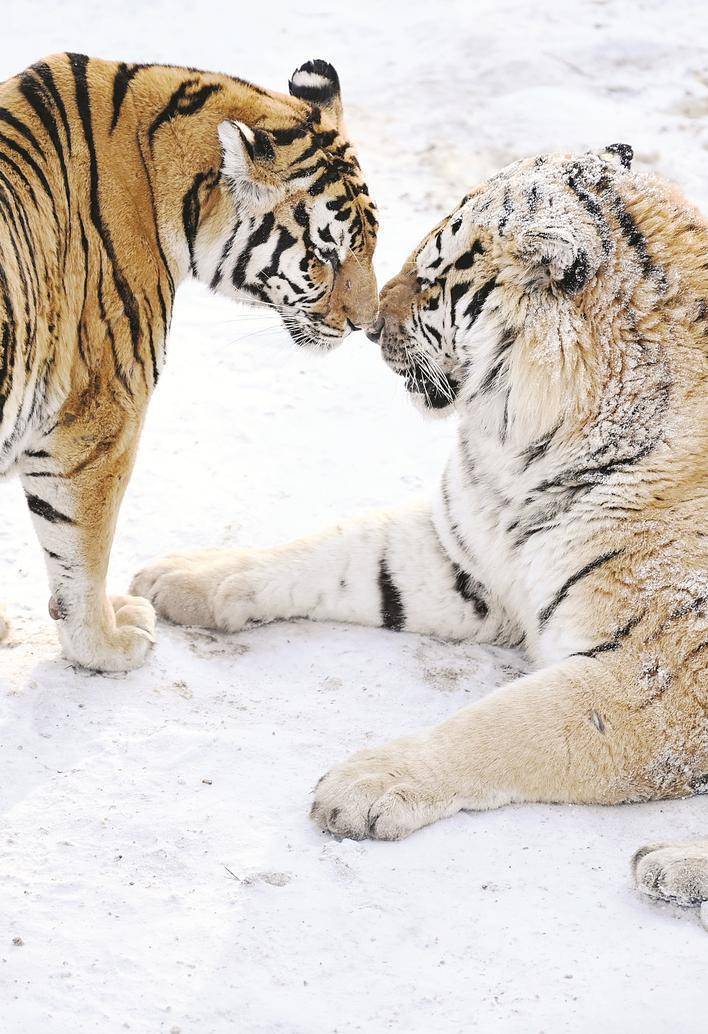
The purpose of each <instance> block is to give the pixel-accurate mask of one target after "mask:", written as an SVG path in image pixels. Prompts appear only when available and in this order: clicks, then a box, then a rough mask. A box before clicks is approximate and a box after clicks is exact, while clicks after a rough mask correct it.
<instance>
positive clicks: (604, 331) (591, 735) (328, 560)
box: [135, 145, 708, 903]
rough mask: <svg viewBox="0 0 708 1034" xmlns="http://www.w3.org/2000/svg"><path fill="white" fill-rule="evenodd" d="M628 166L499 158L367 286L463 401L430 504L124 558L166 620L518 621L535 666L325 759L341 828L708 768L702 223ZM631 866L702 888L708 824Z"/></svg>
mask: <svg viewBox="0 0 708 1034" xmlns="http://www.w3.org/2000/svg"><path fill="white" fill-rule="evenodd" d="M630 165H631V149H630V148H629V147H627V146H625V145H614V146H612V147H610V148H608V149H607V150H606V151H605V152H603V153H602V154H600V155H596V154H583V155H570V156H569V155H551V156H542V157H539V158H536V159H529V160H524V161H520V162H517V163H515V164H514V165H511V166H510V167H508V168H506V169H504V170H503V171H502V172H500V173H499V174H497V175H496V176H494V177H492V178H491V179H490V180H489V181H488V182H486V183H484V184H483V185H482V186H480V187H477V188H476V189H475V190H473V191H472V192H471V193H470V194H469V195H468V196H467V197H465V198H464V200H463V202H462V203H461V205H460V206H459V208H458V209H457V210H456V211H454V212H453V213H452V214H451V215H450V216H449V217H448V218H446V219H445V220H443V222H442V223H441V224H440V225H439V226H437V227H436V228H435V229H434V230H433V231H432V232H431V233H430V234H429V236H428V237H427V238H426V239H425V240H424V241H423V242H422V244H421V245H420V246H419V247H418V248H416V250H415V251H414V253H413V254H412V255H411V256H410V258H409V259H408V260H407V261H406V263H405V265H404V266H403V269H402V270H401V272H400V273H399V274H398V275H397V276H396V277H394V279H393V280H391V281H390V282H389V283H388V284H387V285H386V286H385V287H384V289H383V291H382V293H381V308H380V315H379V318H378V321H377V323H376V325H375V326H374V327H372V328H371V331H370V336H372V337H374V339H376V340H378V341H379V343H380V346H381V349H382V353H383V357H384V359H385V360H386V361H387V362H388V363H389V364H390V365H391V366H392V367H393V368H394V369H395V370H396V371H397V372H398V373H400V374H401V375H402V376H403V377H404V378H405V381H406V385H407V387H408V389H409V391H410V392H411V393H412V394H413V395H414V396H415V397H416V398H417V399H418V401H419V402H420V403H421V404H423V405H424V406H427V407H429V408H431V409H437V410H445V409H447V408H449V409H450V410H452V409H454V410H455V411H456V413H457V416H458V420H459V428H458V434H457V441H456V444H455V447H454V449H453V451H452V454H451V456H450V458H449V461H448V463H447V466H446V468H445V471H444V473H443V475H442V478H441V482H440V488H439V491H438V492H437V495H436V498H435V499H434V500H433V501H432V503H431V502H423V503H414V504H411V505H409V506H406V507H403V508H402V509H397V510H389V511H385V512H381V513H373V514H371V515H369V516H363V517H359V518H358V519H355V520H353V521H351V522H349V523H344V524H341V525H339V526H337V527H335V528H332V529H330V530H329V531H326V532H324V533H322V534H319V535H314V536H313V537H311V538H308V539H305V540H301V541H299V542H294V543H292V544H290V545H286V546H281V547H278V548H275V549H272V550H265V551H258V552H249V551H243V550H241V551H229V550H219V551H213V552H200V553H191V554H190V553H187V554H183V555H178V556H172V557H168V558H166V559H164V560H161V561H158V562H156V563H154V564H153V565H151V566H150V567H148V568H146V569H145V570H144V571H142V572H141V573H140V574H139V575H138V577H137V578H136V582H135V589H136V591H138V592H140V593H143V594H145V595H146V596H148V597H149V598H150V599H151V600H153V601H154V603H155V605H156V607H157V609H158V611H159V612H160V613H161V614H164V615H166V616H168V617H170V618H172V619H173V620H175V621H178V622H184V623H190V624H203V625H209V626H214V627H218V628H222V629H231V630H236V629H239V628H242V627H243V626H244V625H245V624H247V623H248V622H263V621H273V620H276V619H287V618H294V617H308V618H312V619H319V620H339V621H351V622H358V623H362V624H373V625H377V624H380V625H384V626H386V627H389V628H396V629H400V628H403V629H407V630H409V631H412V632H420V633H430V634H435V635H437V636H444V637H449V638H450V639H467V640H472V641H477V642H484V643H501V644H513V643H518V644H522V643H523V645H524V647H525V649H526V651H527V653H528V655H529V657H530V658H531V661H532V662H533V665H534V670H533V672H532V674H530V675H527V676H525V677H522V678H518V679H516V680H514V681H513V682H511V683H509V684H508V685H506V686H504V687H502V688H501V689H499V690H497V691H496V692H494V693H491V694H490V695H489V696H487V697H486V698H484V699H483V700H482V701H480V702H479V703H476V704H474V705H472V706H471V707H468V708H466V709H465V710H463V711H461V712H459V713H458V714H455V715H453V716H452V717H451V718H450V719H449V720H447V721H445V722H443V723H442V724H441V725H438V726H437V727H435V728H431V729H426V730H423V731H422V732H420V733H419V734H417V735H412V736H405V737H403V738H401V739H399V740H396V741H394V742H392V743H387V744H385V745H383V746H381V747H375V748H370V747H369V748H366V749H365V750H362V751H360V752H359V753H357V754H354V755H353V756H352V757H351V758H350V759H349V760H347V761H345V762H344V763H341V764H338V765H336V766H335V767H334V768H333V769H332V770H331V771H330V772H328V773H327V775H325V776H324V777H323V779H322V780H321V781H320V783H319V785H318V787H317V789H316V792H315V799H314V804H313V807H312V815H313V818H314V820H315V822H316V823H317V824H318V825H319V826H320V827H321V828H322V829H324V830H328V831H330V832H331V833H333V834H335V835H338V836H341V837H353V838H362V837H376V838H381V839H391V840H394V839H398V838H400V837H404V836H407V835H408V834H409V833H411V832H412V831H413V830H415V829H418V828H419V827H420V826H423V825H426V824H427V823H430V822H434V821H435V820H437V819H440V818H443V817H445V816H448V815H452V814H454V813H455V812H457V811H459V810H460V809H484V808H496V807H499V806H500V805H504V804H508V803H511V802H522V801H555V802H572V803H602V804H619V803H620V802H625V801H645V800H651V799H656V798H671V797H683V796H685V795H688V794H693V793H696V792H701V791H702V790H705V789H706V788H707V787H708V620H707V618H706V607H707V606H708V546H707V543H708V539H707V538H706V534H707V530H706V529H707V528H708V391H707V383H706V379H707V376H708V277H707V275H706V262H707V261H708V226H707V224H706V221H705V220H704V219H703V217H702V216H701V215H700V214H699V213H698V212H697V211H696V210H695V209H694V208H693V207H691V206H690V205H689V204H688V203H687V202H686V201H685V200H684V199H683V198H682V197H681V196H680V195H679V193H678V192H677V191H676V190H675V189H674V188H673V187H671V186H669V185H668V184H666V183H664V182H663V181H662V180H660V179H659V178H657V177H655V176H653V175H648V174H644V173H637V172H633V171H631V168H630ZM635 871H636V875H637V879H638V881H639V884H640V886H641V887H642V889H643V890H644V891H646V893H648V894H650V895H653V896H658V897H667V898H674V899H676V900H678V901H681V902H684V903H689V902H692V901H698V900H702V899H705V898H706V897H708V841H706V842H705V843H704V844H702V845H701V844H698V845H696V844H693V845H689V846H685V845H684V846H681V845H679V846H673V847H671V846H669V847H661V846H659V847H658V848H656V849H654V848H652V849H643V850H642V851H640V852H638V854H637V856H636V861H635Z"/></svg>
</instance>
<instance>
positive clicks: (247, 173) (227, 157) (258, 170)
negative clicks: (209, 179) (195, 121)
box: [219, 121, 284, 208]
mask: <svg viewBox="0 0 708 1034" xmlns="http://www.w3.org/2000/svg"><path fill="white" fill-rule="evenodd" d="M219 140H220V142H221V151H222V155H223V158H222V163H221V174H222V176H223V177H224V179H225V180H226V182H227V183H228V184H229V186H230V187H231V189H232V191H233V193H234V194H235V195H236V196H237V198H238V200H239V202H240V203H241V204H245V205H247V206H248V207H250V208H261V207H264V206H265V207H268V206H270V205H273V204H275V203H276V201H277V200H278V198H279V196H280V195H281V194H282V193H283V191H284V186H283V182H282V179H281V178H280V176H279V175H278V173H277V171H276V169H275V157H276V147H275V142H274V140H273V137H272V136H271V134H270V133H268V132H267V131H266V130H265V129H254V128H252V127H251V126H247V125H246V124H245V123H244V122H231V121H227V122H222V123H221V124H220V126H219Z"/></svg>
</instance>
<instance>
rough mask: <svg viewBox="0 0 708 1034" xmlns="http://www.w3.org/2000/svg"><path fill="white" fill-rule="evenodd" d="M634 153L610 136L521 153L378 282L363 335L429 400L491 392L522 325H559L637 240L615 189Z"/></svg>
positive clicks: (443, 404)
mask: <svg viewBox="0 0 708 1034" xmlns="http://www.w3.org/2000/svg"><path fill="white" fill-rule="evenodd" d="M631 158H632V150H631V148H630V147H629V146H628V145H625V144H615V145H611V146H610V147H608V148H606V150H605V151H603V152H601V153H600V154H594V153H589V154H583V155H574V156H568V155H544V156H541V157H538V158H533V159H525V160H522V161H518V162H515V163H513V164H512V165H510V166H508V167H507V168H505V169H503V170H502V171H501V172H499V173H497V174H496V175H495V176H493V177H492V178H491V179H489V180H488V181H487V182H486V183H484V184H482V185H481V186H479V187H477V188H476V189H475V190H473V191H472V192H471V193H470V194H468V195H467V196H466V197H465V198H463V200H462V202H461V204H460V206H459V207H458V208H457V209H456V210H455V211H453V212H452V213H451V214H450V215H449V216H447V217H446V218H445V219H443V220H442V222H441V223H439V224H438V225H437V226H436V227H435V228H434V229H433V230H432V231H431V232H430V233H429V234H428V236H427V237H425V239H424V240H423V241H422V242H421V243H420V244H419V245H418V247H417V248H416V249H415V250H414V252H413V253H412V254H411V255H410V257H409V258H408V259H407V261H406V263H405V265H404V266H403V268H402V270H401V271H400V273H398V275H397V276H395V277H394V278H393V279H392V280H390V281H389V282H388V283H387V284H386V285H385V286H384V288H383V289H382V291H381V297H380V308H379V315H378V318H377V321H376V323H375V324H374V325H373V326H372V327H371V328H369V329H368V334H369V337H370V338H372V340H374V341H377V342H378V343H379V344H380V346H381V349H382V352H383V356H384V359H385V360H386V361H387V362H388V364H389V365H390V366H391V367H392V368H393V369H394V370H395V371H396V372H397V373H398V374H400V375H401V376H403V377H404V378H405V383H406V387H407V389H408V391H409V392H410V393H411V394H412V395H413V397H414V400H415V401H416V402H419V403H420V404H421V405H422V407H423V408H425V409H427V410H438V411H441V412H444V411H446V410H447V409H449V408H450V407H452V406H453V405H454V403H455V401H456V399H457V398H458V397H462V398H463V399H467V400H469V399H470V398H471V397H475V396H477V397H479V396H481V395H484V394H485V392H490V391H491V390H492V389H493V388H494V387H495V386H496V385H498V384H499V382H500V380H501V379H503V378H502V377H500V375H503V373H504V370H505V364H506V363H508V362H509V360H510V355H511V352H512V348H511V346H512V345H513V342H514V339H515V337H516V335H517V334H518V333H519V328H520V327H522V326H523V325H524V324H526V325H535V326H537V327H538V326H539V325H541V323H542V322H543V320H544V319H547V320H550V321H552V322H554V325H555V326H557V325H558V322H559V317H558V313H559V305H561V306H562V305H566V306H571V307H573V306H575V307H576V309H577V306H578V305H579V304H581V300H582V296H583V292H584V290H585V288H586V287H588V285H590V284H591V283H592V282H593V281H595V280H597V279H598V278H599V277H601V276H602V275H603V273H604V272H605V271H606V270H607V269H609V268H610V267H611V266H612V264H613V259H614V256H615V252H616V248H617V241H618V240H619V239H621V238H622V237H623V236H624V239H625V244H626V245H629V244H630V243H631V236H632V229H631V225H630V224H631V219H629V221H627V213H626V212H624V211H623V208H622V203H621V196H620V193H619V191H618V184H619V183H620V182H621V179H622V177H623V176H628V175H630V174H628V173H627V169H628V168H629V166H630V163H631ZM639 236H641V235H639ZM644 257H646V256H644ZM639 258H640V259H641V256H639ZM640 264H641V263H640ZM549 325H550V324H549Z"/></svg>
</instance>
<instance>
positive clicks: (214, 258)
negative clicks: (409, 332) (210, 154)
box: [198, 61, 378, 349]
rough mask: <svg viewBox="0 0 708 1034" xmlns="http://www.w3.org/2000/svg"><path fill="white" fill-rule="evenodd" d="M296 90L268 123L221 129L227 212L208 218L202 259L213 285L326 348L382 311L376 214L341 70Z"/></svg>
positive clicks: (310, 67) (315, 67)
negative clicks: (349, 127)
mask: <svg viewBox="0 0 708 1034" xmlns="http://www.w3.org/2000/svg"><path fill="white" fill-rule="evenodd" d="M290 94H291V95H292V97H293V98H295V99H296V100H295V101H293V100H288V101H287V107H286V108H285V109H283V105H280V106H279V108H278V109H277V111H276V113H275V114H274V115H272V116H271V117H270V121H269V117H268V116H267V115H266V116H265V117H264V118H259V119H258V120H257V121H258V124H257V125H255V126H254V125H250V126H249V125H246V124H245V123H243V122H238V121H232V120H227V121H223V122H222V123H221V124H220V125H219V127H218V132H219V139H220V142H221V149H222V166H221V170H220V184H221V187H222V189H221V193H222V195H223V196H224V197H225V199H226V201H227V208H226V210H224V207H223V205H222V206H220V208H219V211H218V212H217V213H216V216H215V219H214V220H212V221H211V223H210V221H209V220H204V225H203V234H202V235H201V250H202V260H201V261H200V262H199V266H200V267H206V269H208V275H207V277H206V279H207V281H208V282H209V283H210V285H211V287H212V288H214V289H216V290H219V291H221V292H222V293H225V294H227V295H229V296H230V297H233V298H236V299H237V300H239V301H244V302H247V303H251V304H252V303H254V302H255V303H256V304H262V305H266V306H269V307H272V308H273V309H275V310H276V311H277V312H278V313H279V314H280V316H281V317H282V319H283V322H284V323H285V326H286V327H287V329H288V331H289V332H290V335H291V337H292V338H293V339H294V341H295V342H296V343H297V344H299V345H304V346H310V347H315V348H320V349H329V348H332V347H334V346H335V345H336V344H338V343H339V342H340V341H341V340H342V339H343V338H344V337H345V336H346V335H347V334H348V333H349V332H350V331H351V330H354V329H356V328H358V327H364V326H367V325H369V324H370V323H371V322H372V321H373V320H374V318H375V316H376V312H377V309H378V293H377V287H376V279H375V275H374V272H373V267H372V258H373V251H374V247H375V243H376V231H377V227H378V224H377V220H376V214H375V212H376V210H375V206H374V204H373V202H372V201H371V199H370V197H369V192H368V189H367V187H366V184H365V182H364V180H363V177H362V174H361V170H360V168H359V164H358V162H357V159H356V157H355V155H354V152H353V150H352V147H351V145H350V144H349V142H348V141H347V139H346V138H345V136H344V128H343V121H342V102H341V96H340V90H339V80H338V77H337V73H336V72H335V70H334V69H333V68H332V66H331V65H329V64H327V63H326V62H324V61H310V62H308V63H307V64H305V65H303V66H302V67H301V68H299V69H298V70H297V71H296V72H295V73H294V74H293V76H292V79H291V81H290ZM275 96H276V98H277V95H275ZM282 100H285V98H282ZM283 110H285V111H286V114H287V117H286V119H285V120H284V119H283ZM293 116H294V117H293ZM284 122H285V125H284V124H283V123H284ZM200 229H201V228H200ZM198 246H199V242H198Z"/></svg>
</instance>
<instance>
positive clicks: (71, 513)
mask: <svg viewBox="0 0 708 1034" xmlns="http://www.w3.org/2000/svg"><path fill="white" fill-rule="evenodd" d="M100 397H101V398H102V397H103V395H102V394H101V396H100ZM97 405H98V406H99V407H100V411H99V412H96V408H95V407H96V406H97ZM141 425H142V419H141V414H139V413H137V412H136V411H135V409H133V411H132V412H131V411H129V412H126V410H125V409H124V408H122V407H120V408H119V407H117V406H113V407H112V406H111V405H110V403H109V402H105V403H101V402H98V403H96V402H94V403H93V408H92V409H91V410H88V411H86V412H84V411H82V410H81V408H79V409H78V412H77V411H76V410H73V409H68V411H65V412H64V413H63V414H62V415H61V416H60V420H59V422H58V424H57V425H56V427H55V429H54V430H53V431H52V432H51V434H49V435H48V436H45V437H44V439H43V440H42V441H41V442H40V443H37V444H38V447H37V448H35V449H33V450H32V451H30V452H28V453H27V454H26V455H25V457H24V459H23V463H22V470H21V479H22V485H23V488H24V490H25V495H26V498H27V503H28V506H29V508H30V511H31V513H32V517H33V520H34V525H35V530H36V532H37V536H38V538H39V541H40V543H41V545H42V548H43V550H44V556H45V561H46V565H47V571H48V574H49V583H50V592H51V597H50V601H49V611H50V614H51V616H52V617H53V618H54V619H55V620H56V622H57V629H58V632H59V639H60V641H61V644H62V647H63V650H64V653H65V654H66V656H67V657H68V658H69V660H71V661H73V662H75V663H77V664H80V665H82V666H83V667H86V668H91V669H94V670H97V671H127V670H129V669H131V668H136V667H139V666H140V665H141V664H142V663H143V661H144V660H145V658H146V656H147V654H148V651H149V650H150V647H151V646H152V643H153V642H154V630H155V612H154V610H153V608H152V605H151V604H150V603H149V602H148V601H147V600H146V599H142V598H140V597H137V596H114V597H109V596H108V595H107V592H106V574H107V570H108V560H109V554H110V549H111V545H112V542H113V533H114V529H115V524H116V519H117V516H118V510H119V507H120V503H121V500H122V497H123V492H124V490H125V487H126V485H127V482H128V478H129V475H130V472H131V470H132V465H133V459H134V456H135V451H136V448H137V442H138V437H139V434H140V429H141Z"/></svg>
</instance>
